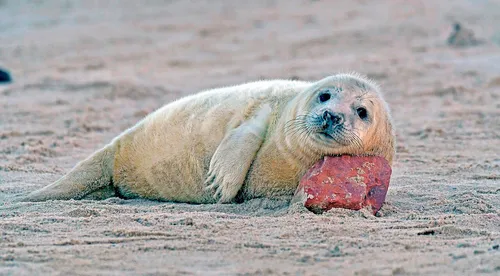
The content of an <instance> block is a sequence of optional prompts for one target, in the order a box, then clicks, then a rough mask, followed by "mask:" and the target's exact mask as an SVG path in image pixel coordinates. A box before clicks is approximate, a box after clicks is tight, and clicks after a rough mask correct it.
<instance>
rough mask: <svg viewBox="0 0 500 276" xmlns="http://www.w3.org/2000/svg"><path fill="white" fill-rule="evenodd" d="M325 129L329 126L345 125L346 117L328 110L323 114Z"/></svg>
mask: <svg viewBox="0 0 500 276" xmlns="http://www.w3.org/2000/svg"><path fill="white" fill-rule="evenodd" d="M322 117H323V128H328V127H329V126H336V125H340V124H342V123H344V115H343V114H340V113H333V112H330V111H328V110H325V111H324V112H323V116H322Z"/></svg>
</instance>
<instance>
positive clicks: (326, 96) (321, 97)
mask: <svg viewBox="0 0 500 276" xmlns="http://www.w3.org/2000/svg"><path fill="white" fill-rule="evenodd" d="M318 98H319V101H320V102H322V103H324V102H326V101H328V100H329V99H330V98H331V95H330V93H328V92H321V94H319V97H318Z"/></svg>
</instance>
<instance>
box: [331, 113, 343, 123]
mask: <svg viewBox="0 0 500 276" xmlns="http://www.w3.org/2000/svg"><path fill="white" fill-rule="evenodd" d="M343 122H344V116H342V114H333V115H332V123H333V124H334V125H340V124H342V123H343Z"/></svg>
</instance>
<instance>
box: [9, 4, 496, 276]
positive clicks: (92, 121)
mask: <svg viewBox="0 0 500 276" xmlns="http://www.w3.org/2000/svg"><path fill="white" fill-rule="evenodd" d="M455 22H460V23H462V24H463V26H465V27H467V28H470V29H471V30H473V31H474V34H475V36H476V37H477V38H478V39H479V40H481V43H479V44H478V45H475V46H470V47H451V46H449V45H447V43H446V39H447V37H448V35H449V34H450V32H451V31H452V24H453V23H455ZM0 67H4V68H7V69H9V70H10V71H11V73H12V75H13V78H14V82H13V83H12V84H10V85H2V86H0V275H35V274H51V275H69V274H78V275H111V274H115V275H137V274H150V275H153V274H154V275H156V274H161V275H181V274H183V275H184V274H185V275H191V274H202V275H216V274H217V275H219V274H221V275H235V274H239V275H263V274H283V275H325V274H326V275H331V274H338V275H417V274H425V275H430V274H434V275H471V274H483V273H484V274H491V275H494V274H496V275H499V274H500V250H499V248H498V246H499V244H500V154H499V152H500V1H479V0H460V1H403V0H400V1H396V0H394V1H366V0H357V1H310V0H307V1H306V0H301V1H296V0H291V1H284V0H283V1H272V0H268V1H229V0H228V1H187V0H186V1H154V0H151V1H118V0H115V1H43V0H37V1H28V0H26V1H15V0H1V1H0ZM339 71H358V72H361V73H363V74H366V75H368V76H369V77H371V78H373V79H374V80H376V81H377V82H379V83H380V84H381V86H382V88H383V91H384V93H385V98H386V100H387V101H388V102H389V104H390V106H391V108H392V113H393V116H394V121H395V126H396V128H397V137H398V141H397V142H398V155H397V159H396V162H395V164H394V167H393V176H392V180H391V186H390V189H389V193H388V196H387V204H386V205H385V206H384V207H383V209H382V211H381V212H380V213H379V215H378V216H372V215H369V214H368V213H367V212H364V211H347V210H334V211H331V212H328V213H326V214H323V215H314V214H311V213H308V212H306V211H304V210H303V209H301V208H299V207H298V206H291V207H290V208H289V206H288V204H287V202H276V201H270V200H265V199H256V200H251V201H249V202H246V203H243V204H240V205H188V204H172V203H161V202H154V201H143V200H121V199H118V198H112V199H108V200H105V201H53V202H42V203H15V202H13V201H14V199H15V198H16V197H17V196H19V195H22V194H24V193H28V192H30V191H33V190H35V189H38V188H41V187H43V186H45V185H47V184H49V183H51V182H52V181H55V180H56V179H58V178H59V177H61V176H62V175H63V174H64V173H65V172H67V171H68V170H69V169H70V168H71V167H73V166H74V165H75V164H76V163H77V162H78V161H80V160H82V159H83V158H85V157H87V156H88V155H89V154H91V153H92V152H93V151H94V150H96V149H98V148H100V147H101V146H103V145H105V144H106V143H107V142H109V141H110V140H111V139H112V138H113V137H114V136H116V135H118V134H119V133H120V132H121V131H123V130H125V129H126V128H128V127H129V126H131V125H133V124H134V123H136V122H137V121H139V120H140V119H141V118H142V117H144V116H145V115H146V114H148V113H149V112H151V111H153V110H155V109H156V108H158V107H160V106H162V105H164V104H166V103H168V102H170V101H172V100H174V99H177V98H179V97H182V96H184V95H189V94H192V93H196V92H198V91H200V90H201V89H207V88H213V87H218V86H224V85H233V84H238V83H242V82H247V81H254V80H258V79H262V78H266V79H268V78H299V79H305V80H316V79H319V78H322V77H324V76H327V75H330V74H333V73H336V72H339Z"/></svg>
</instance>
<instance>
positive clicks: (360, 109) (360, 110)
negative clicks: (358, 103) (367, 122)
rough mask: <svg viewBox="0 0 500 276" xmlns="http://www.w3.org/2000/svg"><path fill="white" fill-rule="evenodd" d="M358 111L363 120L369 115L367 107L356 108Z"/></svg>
mask: <svg viewBox="0 0 500 276" xmlns="http://www.w3.org/2000/svg"><path fill="white" fill-rule="evenodd" d="M356 113H358V116H359V118H361V119H363V120H364V119H366V118H367V117H368V111H366V108H364V107H358V109H356Z"/></svg>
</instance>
